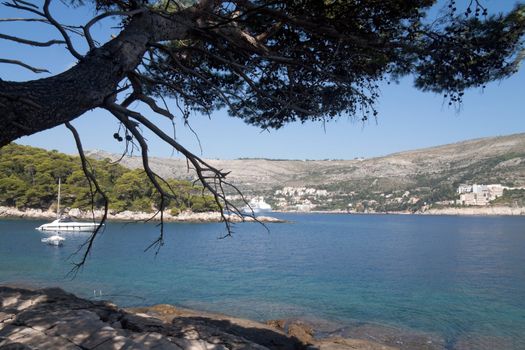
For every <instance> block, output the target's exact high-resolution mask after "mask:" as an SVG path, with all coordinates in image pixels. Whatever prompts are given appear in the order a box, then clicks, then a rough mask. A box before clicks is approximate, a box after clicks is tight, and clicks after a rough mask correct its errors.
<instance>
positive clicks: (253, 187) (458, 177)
mask: <svg viewBox="0 0 525 350" xmlns="http://www.w3.org/2000/svg"><path fill="white" fill-rule="evenodd" d="M88 156H90V157H94V158H97V159H101V158H110V159H112V160H116V159H118V158H119V157H120V155H114V154H109V153H106V152H88ZM207 162H209V164H211V165H212V166H215V167H217V168H219V169H223V170H225V171H229V172H230V174H229V175H228V180H229V181H230V182H231V183H233V184H234V185H235V186H237V187H238V188H239V189H240V190H241V191H242V192H243V193H244V194H246V195H248V196H256V195H257V196H261V195H262V196H265V197H266V198H269V202H270V203H271V204H273V205H276V203H277V201H281V202H282V201H285V202H286V203H288V204H289V203H290V202H289V200H288V199H282V196H281V195H277V194H276V191H277V190H279V189H283V188H284V187H293V188H299V187H309V188H313V189H316V190H326V191H328V192H329V193H330V198H331V201H330V202H329V201H327V200H325V201H324V202H323V201H322V200H321V199H319V198H317V199H316V198H314V197H312V198H309V199H308V200H309V201H310V202H312V201H313V202H312V203H314V206H315V207H316V208H323V209H342V208H344V207H346V206H347V205H348V203H350V204H351V203H355V202H356V201H359V203H362V202H363V201H366V202H372V203H374V202H377V203H379V204H377V205H382V204H381V203H389V202H388V200H384V197H385V196H389V195H390V196H393V197H396V198H399V196H398V195H397V194H396V193H397V192H400V191H409V192H410V193H412V197H411V198H412V199H407V201H399V200H398V202H400V203H404V204H403V205H402V206H399V205H394V206H393V207H392V208H393V209H396V210H398V209H407V208H409V207H410V208H411V209H416V210H417V209H418V208H419V207H422V206H424V205H427V204H428V203H436V202H442V201H444V200H449V201H450V200H453V199H455V198H456V188H457V186H458V185H459V184H461V183H481V184H489V183H501V184H502V185H505V186H509V187H513V186H514V187H524V186H525V133H518V134H512V135H506V136H496V137H486V138H479V139H474V140H467V141H462V142H457V143H453V144H448V145H440V146H433V147H429V148H423V149H416V150H409V151H403V152H396V153H392V154H389V155H385V156H381V157H374V158H367V159H353V160H271V159H236V160H217V159H209V160H207ZM121 164H122V165H123V166H125V167H128V168H131V169H135V168H140V167H142V160H141V158H140V157H124V158H123V159H122V161H121ZM150 165H151V166H152V168H153V169H154V170H155V171H156V172H157V173H158V174H159V175H160V176H163V177H166V178H178V179H187V180H194V179H195V175H194V174H193V173H192V172H191V171H188V169H187V165H186V161H185V160H182V159H166V158H157V157H152V158H150ZM349 194H352V196H353V197H352V198H350V197H349ZM381 195H382V196H383V197H381ZM336 198H338V199H337V200H336ZM387 198H388V197H387ZM302 200H303V202H304V200H305V198H303V199H302ZM303 202H298V204H297V205H301V204H300V203H303ZM409 202H415V203H409ZM304 203H307V204H308V202H304ZM345 203H347V204H345ZM416 203H419V204H416ZM425 203H427V204H425ZM294 205H296V204H294ZM385 205H386V204H385ZM392 205H393V204H392ZM392 208H390V207H388V206H387V207H385V208H382V210H388V209H392Z"/></svg>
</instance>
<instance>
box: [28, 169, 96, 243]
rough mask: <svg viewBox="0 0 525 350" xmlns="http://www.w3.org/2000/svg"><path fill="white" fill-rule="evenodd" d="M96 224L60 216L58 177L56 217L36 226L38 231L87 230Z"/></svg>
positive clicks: (93, 228) (90, 229)
mask: <svg viewBox="0 0 525 350" xmlns="http://www.w3.org/2000/svg"><path fill="white" fill-rule="evenodd" d="M98 225H99V224H98V223H96V222H79V221H73V220H71V219H70V218H67V217H61V216H60V178H59V179H58V202H57V218H56V220H54V221H53V222H50V223H47V224H43V225H40V226H38V227H37V228H36V229H37V230H40V231H55V232H87V231H94V230H95V229H96V228H97V227H98ZM53 237H54V236H53ZM49 238H51V237H49ZM60 238H62V237H60ZM42 241H43V240H42Z"/></svg>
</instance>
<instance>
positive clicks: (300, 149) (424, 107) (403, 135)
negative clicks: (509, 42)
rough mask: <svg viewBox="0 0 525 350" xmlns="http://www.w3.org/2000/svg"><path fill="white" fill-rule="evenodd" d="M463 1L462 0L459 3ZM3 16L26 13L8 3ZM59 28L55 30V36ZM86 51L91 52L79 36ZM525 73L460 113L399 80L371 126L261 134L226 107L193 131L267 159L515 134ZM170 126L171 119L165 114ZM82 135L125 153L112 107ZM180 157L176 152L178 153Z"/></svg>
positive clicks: (43, 138)
mask: <svg viewBox="0 0 525 350" xmlns="http://www.w3.org/2000/svg"><path fill="white" fill-rule="evenodd" d="M457 2H458V3H461V0H459V1H457ZM485 3H486V4H487V5H488V8H489V10H490V11H492V12H495V11H498V10H503V11H504V10H507V9H508V8H510V7H512V5H513V4H514V3H515V2H514V1H495V0H492V1H486V2H485ZM54 4H55V5H54V6H55V7H54V8H53V9H54V10H55V13H56V17H57V18H58V19H61V20H63V21H64V22H67V23H86V22H87V20H88V19H89V17H90V15H91V14H92V10H90V9H89V8H80V9H75V10H73V9H66V8H63V6H62V5H60V2H59V1H55V2H54ZM0 14H1V15H0V17H20V14H19V13H18V14H17V13H14V12H12V11H10V10H8V9H6V8H4V7H1V8H0ZM112 24H114V23H112V22H111V21H106V22H104V23H103V24H100V25H97V26H96V28H94V34H95V35H96V37H97V38H98V39H99V40H100V41H106V40H107V39H108V38H109V37H110V35H111V34H112V33H116V32H117V31H116V30H115V29H111V28H110V27H111V25H112ZM0 32H1V33H5V34H11V35H19V36H22V37H25V38H30V39H33V40H49V39H50V38H51V37H52V36H54V37H55V38H58V35H56V34H54V32H53V31H52V30H51V28H48V27H46V26H43V25H38V24H36V25H32V26H30V27H28V26H27V25H12V24H10V25H7V24H5V23H0ZM51 33H53V34H51ZM76 42H77V45H79V48H80V50H83V49H85V46H82V45H83V44H81V43H82V42H81V41H76ZM0 53H1V54H0V57H2V58H12V59H23V60H24V61H25V62H27V63H29V64H33V65H36V66H39V67H44V68H47V69H49V70H51V71H52V73H53V74H56V73H59V72H61V71H64V70H66V69H67V68H68V67H70V66H71V65H73V64H74V62H75V60H74V59H73V58H72V57H71V56H70V55H69V54H68V53H66V52H65V50H64V49H63V47H52V48H32V47H28V46H23V45H15V44H13V43H10V42H7V41H3V40H0ZM45 76H48V75H45V74H44V75H39V76H36V75H34V74H32V73H31V72H28V71H25V70H23V69H22V68H18V67H16V66H10V65H5V64H0V78H2V79H4V80H15V81H23V80H28V79H36V78H43V77H45ZM524 99H525V71H524V69H523V68H522V69H521V70H520V71H519V72H518V74H516V75H515V76H513V77H511V78H510V79H507V80H504V81H500V82H494V83H490V84H487V87H486V89H485V90H484V91H481V90H480V89H477V90H470V91H467V92H466V94H465V97H464V103H463V105H462V107H461V110H460V111H459V112H458V111H457V110H456V109H455V108H449V107H448V105H447V104H446V103H444V100H443V98H442V96H438V95H435V94H431V93H422V92H420V91H418V90H416V89H414V88H413V87H412V79H411V78H410V77H407V78H405V79H403V80H402V81H401V82H400V83H399V84H391V85H385V86H383V88H382V96H381V98H380V100H379V102H378V111H379V115H378V119H377V120H376V121H370V122H367V123H361V122H355V121H352V118H350V117H349V118H341V119H339V120H337V121H333V122H329V123H327V124H326V125H325V126H323V125H322V124H321V123H306V124H300V123H294V124H290V125H288V126H286V127H284V128H283V129H280V130H274V131H271V132H269V133H268V132H261V131H260V130H259V129H258V128H255V127H252V126H248V125H245V124H244V123H243V122H242V121H240V120H238V119H235V118H231V117H228V116H227V115H226V114H225V113H224V112H217V113H215V114H213V115H212V116H211V119H209V118H208V116H203V115H193V116H192V118H191V119H190V122H191V125H192V127H193V129H194V130H195V131H196V132H197V134H198V135H199V138H200V141H201V144H202V148H203V153H202V155H203V156H204V157H206V158H223V159H234V158H240V157H265V158H280V159H283V158H286V159H352V158H355V157H374V156H380V155H385V154H389V153H393V152H398V151H403V150H409V149H416V148H422V147H429V146H435V145H440V144H446V143H453V142H458V141H462V140H467V139H473V138H479V137H487V136H498V135H508V134H513V133H520V132H525V108H524ZM158 121H159V123H161V124H162V125H164V127H166V128H168V130H169V129H170V128H171V125H170V124H169V123H166V122H164V121H163V120H162V119H160V118H159V119H158ZM73 124H74V125H76V126H77V127H78V129H79V130H80V132H81V136H82V139H83V143H84V147H85V148H86V149H103V150H106V151H109V152H121V151H122V144H120V143H118V142H116V141H115V140H114V139H113V138H112V134H113V133H114V132H115V131H116V130H117V123H116V122H115V121H114V119H113V118H112V117H111V116H110V115H109V114H108V113H107V112H105V111H102V110H94V111H91V112H89V113H86V114H85V115H83V116H82V117H80V118H78V119H76V120H75V121H74V122H73ZM176 132H177V139H178V141H179V142H181V143H182V144H184V145H185V146H187V147H188V148H190V149H191V150H193V151H194V152H197V153H199V154H200V149H199V146H198V142H197V140H196V138H195V137H194V135H193V134H192V132H190V130H188V129H187V128H185V127H184V126H183V124H182V123H181V122H180V121H176ZM147 137H148V139H149V141H150V145H151V153H152V155H154V156H170V155H171V153H172V152H171V149H170V148H169V147H167V146H165V145H163V144H162V142H160V141H157V140H155V139H154V137H153V136H152V135H147ZM16 142H18V143H22V144H27V145H32V146H38V147H43V148H47V149H57V150H59V151H62V152H66V153H71V154H73V153H75V152H76V148H75V146H74V142H73V139H72V137H71V135H70V133H69V132H68V130H67V129H66V128H65V127H63V126H59V127H57V128H54V129H51V130H47V131H44V132H41V133H38V134H35V135H32V136H29V137H24V138H21V139H19V140H17V141H16ZM174 156H175V157H176V156H177V154H175V155H174Z"/></svg>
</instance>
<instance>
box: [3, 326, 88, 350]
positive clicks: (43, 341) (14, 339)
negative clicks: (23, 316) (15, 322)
mask: <svg viewBox="0 0 525 350" xmlns="http://www.w3.org/2000/svg"><path fill="white" fill-rule="evenodd" d="M4 331H6V332H4ZM0 336H2V337H4V338H5V339H4V340H3V341H2V342H0V348H1V347H3V346H5V345H10V344H23V345H26V346H28V347H30V348H35V349H61V350H80V348H79V347H77V346H75V345H74V344H72V343H71V342H69V341H68V340H66V339H64V338H61V337H49V336H47V335H46V334H45V333H44V332H41V331H38V330H36V329H33V328H30V327H14V326H12V327H6V328H4V329H3V330H2V334H1V335H0Z"/></svg>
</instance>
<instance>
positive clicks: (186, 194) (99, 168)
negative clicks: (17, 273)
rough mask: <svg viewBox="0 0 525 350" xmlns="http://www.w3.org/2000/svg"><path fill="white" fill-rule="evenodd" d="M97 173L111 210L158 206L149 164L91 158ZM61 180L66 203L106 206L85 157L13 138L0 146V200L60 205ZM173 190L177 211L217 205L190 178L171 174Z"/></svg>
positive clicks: (35, 205)
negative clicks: (83, 160) (94, 188)
mask: <svg viewBox="0 0 525 350" xmlns="http://www.w3.org/2000/svg"><path fill="white" fill-rule="evenodd" d="M89 162H90V164H91V167H92V169H93V172H94V174H95V175H96V177H97V179H98V181H99V184H100V186H101V188H102V189H103V190H104V191H105V193H106V195H107V196H108V198H109V202H110V211H112V212H121V211H124V210H132V211H144V212H153V211H156V210H157V209H158V203H159V200H160V195H159V194H158V192H157V190H156V189H155V187H154V186H153V184H152V183H151V181H149V180H148V179H147V176H146V174H145V172H144V171H143V170H140V169H135V170H130V169H127V168H125V167H123V166H122V165H120V164H118V163H113V162H111V161H110V160H109V159H104V160H94V159H89ZM59 178H60V180H61V183H62V185H61V207H62V208H79V209H82V210H87V209H91V207H92V200H93V204H94V207H95V208H101V207H103V201H102V197H101V196H98V195H96V196H92V195H91V193H92V192H91V189H90V187H89V183H88V181H87V179H86V177H85V175H84V172H83V171H82V167H81V162H80V159H79V157H77V156H70V155H66V154H63V153H60V152H58V151H55V150H52V151H48V150H45V149H41V148H35V147H30V146H22V145H18V144H14V143H12V144H9V145H7V146H4V147H2V148H1V149H0V205H1V206H9V207H17V208H19V209H26V208H35V209H43V210H46V209H51V210H55V209H56V202H57V190H58V179H59ZM165 186H166V191H169V192H172V193H173V194H174V196H173V197H174V198H169V202H168V204H167V205H166V206H165V207H166V208H167V209H168V210H169V211H170V212H171V214H174V215H176V214H178V213H179V212H181V211H184V210H191V211H193V212H205V211H214V210H217V209H218V208H217V204H216V203H215V201H214V199H213V197H212V196H210V195H209V194H208V193H206V192H205V191H204V189H203V188H202V187H199V186H195V185H193V184H192V183H191V182H189V181H186V180H175V179H169V180H166V183H165Z"/></svg>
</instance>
